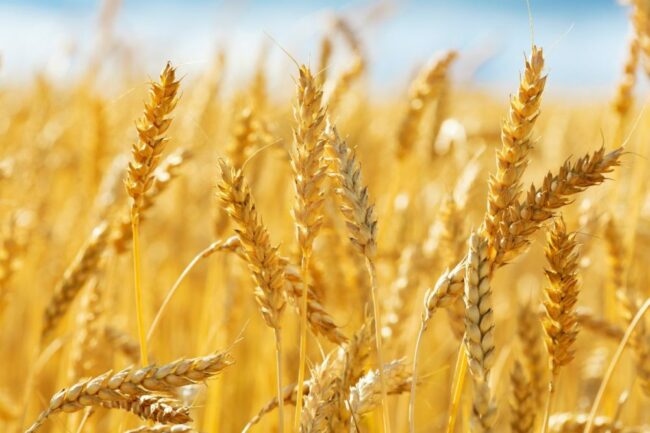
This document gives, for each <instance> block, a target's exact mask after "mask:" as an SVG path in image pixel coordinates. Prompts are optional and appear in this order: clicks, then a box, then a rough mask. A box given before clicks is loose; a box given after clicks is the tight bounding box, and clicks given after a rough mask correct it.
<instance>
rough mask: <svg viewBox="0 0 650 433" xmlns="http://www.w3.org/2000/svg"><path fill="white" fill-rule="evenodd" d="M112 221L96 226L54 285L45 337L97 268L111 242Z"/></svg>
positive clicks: (44, 319)
mask: <svg viewBox="0 0 650 433" xmlns="http://www.w3.org/2000/svg"><path fill="white" fill-rule="evenodd" d="M108 233H109V231H108V225H107V224H106V223H101V224H100V225H98V226H97V227H95V228H94V229H93V232H92V234H91V235H90V239H89V240H88V241H87V242H86V244H85V245H84V246H83V247H82V248H81V250H80V251H79V253H78V254H77V256H76V257H75V259H74V261H73V262H72V263H71V264H70V266H69V267H68V268H67V269H66V270H65V272H64V274H63V277H62V278H61V280H60V281H59V283H58V284H57V285H56V287H55V288H54V294H53V295H52V299H50V301H49V303H48V305H47V307H46V308H45V314H44V318H43V327H42V331H41V340H45V339H46V338H47V337H48V336H49V335H50V334H51V333H52V332H53V331H54V329H55V328H56V327H57V325H58V324H59V322H60V321H61V318H62V317H63V316H64V315H65V313H66V312H67V311H68V309H69V308H70V305H71V304H72V301H74V299H75V298H76V297H77V295H78V294H79V292H80V291H81V289H83V287H84V286H85V285H86V283H87V282H88V281H89V280H90V279H91V278H92V276H93V275H95V273H96V272H97V269H98V267H99V265H100V263H101V260H102V257H103V254H104V252H105V251H106V246H107V242H108Z"/></svg>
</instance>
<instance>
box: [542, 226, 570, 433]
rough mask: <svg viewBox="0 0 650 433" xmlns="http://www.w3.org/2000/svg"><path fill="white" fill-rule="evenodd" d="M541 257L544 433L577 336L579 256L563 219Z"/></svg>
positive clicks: (554, 228) (549, 238) (553, 232)
mask: <svg viewBox="0 0 650 433" xmlns="http://www.w3.org/2000/svg"><path fill="white" fill-rule="evenodd" d="M544 253H545V255H546V260H547V261H548V264H549V268H548V269H546V277H547V279H548V282H549V284H548V286H547V287H546V288H545V289H544V295H545V298H544V307H545V309H546V316H545V317H544V319H543V321H542V324H543V327H544V333H545V336H546V348H547V350H548V354H549V363H550V368H551V378H550V381H549V396H548V400H547V404H546V413H545V416H544V420H543V427H542V432H544V433H545V432H546V428H547V424H548V416H549V413H550V410H551V409H552V408H553V402H554V396H555V395H556V393H555V382H556V381H557V375H558V372H559V369H560V367H562V366H564V365H567V364H568V363H569V362H571V360H572V359H573V357H574V349H573V345H574V343H575V339H576V336H577V335H578V318H577V315H576V312H575V308H576V303H577V300H578V293H579V285H578V278H577V276H578V258H579V256H578V251H577V243H576V241H575V234H573V233H567V231H566V226H565V224H564V221H563V220H562V218H557V219H556V220H555V221H554V223H553V228H552V229H551V231H550V232H549V235H548V239H547V243H546V248H545V250H544Z"/></svg>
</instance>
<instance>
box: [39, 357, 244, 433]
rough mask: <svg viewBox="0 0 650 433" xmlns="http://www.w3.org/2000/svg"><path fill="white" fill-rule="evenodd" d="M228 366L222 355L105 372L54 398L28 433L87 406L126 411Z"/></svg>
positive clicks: (225, 358)
mask: <svg viewBox="0 0 650 433" xmlns="http://www.w3.org/2000/svg"><path fill="white" fill-rule="evenodd" d="M231 364H232V360H231V358H230V355H229V354H228V353H227V352H222V353H216V354H213V355H208V356H204V357H201V358H189V359H179V360H178V361H175V362H172V363H169V364H165V365H162V366H160V367H158V366H156V365H150V366H148V367H143V368H140V369H136V368H134V367H129V368H126V369H124V370H122V371H120V372H118V373H115V374H114V373H113V372H112V371H108V372H106V373H104V374H102V375H100V376H97V377H94V378H91V379H85V380H82V381H81V382H78V383H77V384H75V385H73V386H71V387H69V388H64V389H62V390H61V391H59V392H57V393H56V394H54V396H53V397H52V399H51V400H50V402H49V404H48V407H47V409H46V410H45V411H43V412H42V413H41V415H40V416H39V417H38V419H37V420H36V421H35V422H34V424H32V426H31V427H30V428H29V429H28V430H27V433H34V432H36V431H37V430H38V429H39V428H40V427H41V425H42V424H43V423H44V422H45V421H46V420H47V419H48V417H49V416H50V415H52V414H55V413H58V412H75V411H78V410H80V409H82V408H83V407H86V406H102V405H109V406H110V405H125V406H124V407H126V406H127V405H128V403H127V402H128V401H130V400H132V399H133V398H135V397H141V396H145V395H149V394H151V393H157V392H160V393H168V392H170V391H172V390H174V389H176V388H178V387H181V386H184V385H189V384H192V383H198V382H203V381H205V380H207V379H209V378H211V377H213V376H215V375H217V374H218V373H220V372H221V371H222V370H223V369H225V368H226V367H228V366H229V365H231ZM120 407H121V406H120ZM132 407H133V408H134V406H132ZM129 410H130V409H129ZM143 413H144V412H143Z"/></svg>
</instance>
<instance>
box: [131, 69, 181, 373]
mask: <svg viewBox="0 0 650 433" xmlns="http://www.w3.org/2000/svg"><path fill="white" fill-rule="evenodd" d="M179 85H180V83H179V82H178V81H176V70H175V69H174V68H173V67H172V66H171V64H170V63H167V65H166V66H165V68H164V69H163V71H162V72H161V74H160V82H159V83H151V87H150V93H149V101H147V102H146V103H145V105H144V107H145V108H144V113H143V115H142V117H140V118H139V119H138V121H137V122H136V130H137V132H138V140H137V141H135V142H134V143H133V145H132V147H131V159H132V160H131V161H130V162H129V166H128V169H127V174H126V179H125V180H124V184H125V185H126V191H127V193H128V194H129V196H130V197H131V199H132V202H131V231H132V236H133V275H134V287H135V303H136V315H137V322H138V336H139V341H140V359H141V360H142V363H143V364H144V365H146V364H147V356H148V351H147V342H146V339H145V334H144V333H145V331H144V317H143V314H144V313H143V311H142V309H143V306H142V286H141V278H140V273H141V269H140V268H141V265H140V232H139V231H140V228H139V227H140V212H141V209H142V207H143V205H144V197H145V194H146V193H147V191H149V190H150V189H151V187H152V185H153V183H154V177H153V172H154V170H155V169H156V167H157V166H158V164H159V163H160V158H161V156H162V152H163V150H164V148H165V145H166V143H167V140H168V138H167V137H166V135H165V133H166V132H167V129H168V128H169V126H170V125H171V121H172V120H171V118H170V117H169V116H170V114H171V112H172V111H173V110H174V108H175V107H176V104H177V103H178V98H177V96H176V93H177V92H178V88H179Z"/></svg>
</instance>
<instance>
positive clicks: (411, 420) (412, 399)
mask: <svg viewBox="0 0 650 433" xmlns="http://www.w3.org/2000/svg"><path fill="white" fill-rule="evenodd" d="M426 329H427V322H426V321H424V320H422V322H421V324H420V331H419V332H418V336H417V338H416V339H415V350H414V351H413V371H412V373H411V374H412V375H413V379H412V380H411V392H410V396H409V433H415V389H416V386H417V382H418V381H417V371H418V358H419V355H420V345H421V343H422V336H424V331H426Z"/></svg>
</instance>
